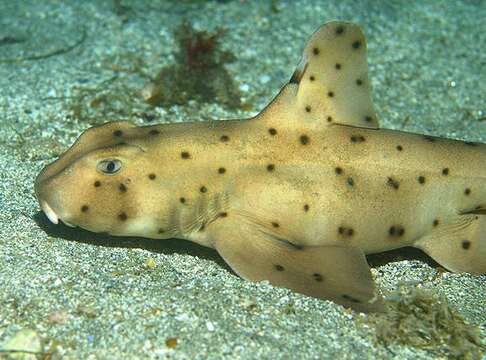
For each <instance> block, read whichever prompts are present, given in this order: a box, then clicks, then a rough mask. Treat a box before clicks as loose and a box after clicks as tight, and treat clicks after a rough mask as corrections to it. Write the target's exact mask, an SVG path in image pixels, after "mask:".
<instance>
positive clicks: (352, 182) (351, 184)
mask: <svg viewBox="0 0 486 360" xmlns="http://www.w3.org/2000/svg"><path fill="white" fill-rule="evenodd" d="M347 182H348V185H349V186H354V180H353V178H352V177H348V179H347Z"/></svg>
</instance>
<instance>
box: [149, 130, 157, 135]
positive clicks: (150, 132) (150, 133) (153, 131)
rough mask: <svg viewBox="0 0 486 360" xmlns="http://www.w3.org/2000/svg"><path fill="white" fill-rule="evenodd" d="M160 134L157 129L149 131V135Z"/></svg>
mask: <svg viewBox="0 0 486 360" xmlns="http://www.w3.org/2000/svg"><path fill="white" fill-rule="evenodd" d="M159 134H160V131H159V130H157V129H152V130H150V131H149V135H159Z"/></svg>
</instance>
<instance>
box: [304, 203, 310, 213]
mask: <svg viewBox="0 0 486 360" xmlns="http://www.w3.org/2000/svg"><path fill="white" fill-rule="evenodd" d="M304 211H305V212H307V211H309V205H308V204H304Z"/></svg>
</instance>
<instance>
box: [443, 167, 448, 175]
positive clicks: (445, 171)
mask: <svg viewBox="0 0 486 360" xmlns="http://www.w3.org/2000/svg"><path fill="white" fill-rule="evenodd" d="M442 175H445V176H447V175H449V168H443V169H442Z"/></svg>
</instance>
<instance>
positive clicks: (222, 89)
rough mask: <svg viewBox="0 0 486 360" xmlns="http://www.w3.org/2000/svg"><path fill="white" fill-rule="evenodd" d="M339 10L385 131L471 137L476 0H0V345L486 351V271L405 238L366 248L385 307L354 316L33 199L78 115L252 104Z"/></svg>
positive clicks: (108, 350)
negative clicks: (93, 227) (60, 218)
mask: <svg viewBox="0 0 486 360" xmlns="http://www.w3.org/2000/svg"><path fill="white" fill-rule="evenodd" d="M336 19H339V20H346V21H352V22H356V23H357V24H359V25H360V26H361V27H362V28H363V30H364V32H365V34H366V36H367V42H368V62H369V67H370V71H369V76H370V79H371V82H372V85H373V89H374V92H373V98H374V102H375V107H376V110H377V112H378V116H379V118H380V122H381V126H382V127H385V128H392V129H400V130H405V131H411V132H419V133H426V134H430V135H438V136H445V137H452V138H456V139H464V140H471V141H481V142H486V50H485V49H486V2H485V1H482V0H464V1H446V0H442V1H433V0H430V1H401V0H386V1H373V0H369V1H351V0H340V1H323V0H321V1H318V0H315V1H311V0H297V1H291V0H288V1H284V0H274V1H256V0H255V1H245V0H226V1H223V0H220V1H216V0H213V1H210V0H208V1H203V0H192V1H190V0H181V1H176V0H174V1H169V0H166V1H163V0H159V1H135V0H133V1H128V0H126V1H124V0H105V1H95V0H91V1H90V0H83V1H75V0H71V1H69V0H66V1H55V0H51V1H49V0H45V1H35V0H31V1H27V0H26V1H23V0H20V1H7V0H0V178H1V181H0V210H1V211H0V359H1V358H6V359H9V358H25V359H36V358H37V359H59V358H67V359H85V358H91V359H120V358H130V359H131V358H133V359H136V358H143V359H145V358H149V359H151V358H154V359H158V358H173V359H216V358H218V359H221V358H228V359H238V358H241V359H256V358H262V359H267V358H272V359H273V358H279V359H295V358H299V359H300V358H301V359H322V358H336V357H340V358H342V359H365V358H387V359H388V358H389V359H430V358H461V359H462V358H467V359H481V358H485V353H486V340H485V335H486V277H485V276H472V275H469V274H453V273H449V272H447V271H444V270H443V269H441V268H440V267H439V266H438V265H437V264H435V263H433V261H431V260H430V259H429V258H427V257H426V256H424V255H423V254H421V253H419V252H410V251H407V250H401V251H395V252H393V253H391V254H386V255H375V256H372V257H369V261H370V263H371V264H372V266H373V269H372V271H373V275H374V276H375V278H376V282H377V284H378V286H379V287H380V289H381V291H382V292H383V294H384V296H385V297H386V298H387V300H388V302H389V304H390V308H391V310H390V312H389V313H388V314H387V315H366V316H365V315H360V314H357V313H354V312H352V311H350V310H346V309H344V308H342V307H341V306H339V305H336V304H334V303H331V302H328V301H323V300H318V299H313V298H309V297H306V296H304V295H300V294H296V293H292V292H290V291H289V290H286V289H280V288H274V287H272V286H271V285H270V284H269V283H266V282H263V283H258V284H255V283H250V282H247V281H244V280H242V279H240V278H238V277H237V276H236V275H235V274H234V273H232V272H231V271H229V270H228V267H227V266H226V265H225V264H224V262H223V261H222V260H221V258H219V256H218V255H217V253H216V252H215V251H213V250H210V249H206V248H202V247H200V246H197V245H195V244H192V243H189V242H187V241H180V240H163V241H155V240H148V239H142V238H124V239H121V238H114V237H109V236H103V235H97V234H93V233H89V232H86V231H81V230H77V229H71V228H68V227H66V226H64V225H57V226H55V225H52V224H50V223H49V221H48V220H47V218H46V217H45V216H44V215H43V214H42V213H41V212H40V209H39V207H38V205H37V201H36V199H35V196H34V192H33V182H34V179H35V176H36V175H37V174H38V172H39V171H40V170H41V169H42V168H43V167H44V166H45V165H46V164H47V163H49V162H51V161H53V160H54V159H55V158H56V157H57V156H58V155H59V154H60V153H61V152H62V151H64V150H66V149H67V147H68V146H69V145H70V144H72V142H73V141H74V140H75V139H76V138H77V136H79V134H80V133H81V132H82V131H83V130H85V129H86V128H88V127H90V126H92V125H95V124H101V123H104V122H107V121H111V120H130V121H132V122H134V123H136V124H138V125H148V124H154V123H161V122H183V121H207V120H209V119H228V118H246V117H251V116H253V115H255V114H257V113H258V112H259V111H260V110H261V109H262V108H263V107H264V106H265V105H266V104H267V103H269V102H270V101H271V100H272V99H273V97H274V96H275V95H276V94H277V93H278V91H279V90H280V88H281V87H282V86H283V85H284V84H285V83H286V82H288V80H289V79H290V76H291V75H292V73H293V71H294V68H295V66H296V65H297V64H298V62H299V60H300V57H301V52H302V50H303V47H304V45H305V43H306V41H307V39H308V38H309V36H310V35H311V34H312V33H313V32H314V31H315V30H316V29H317V28H318V27H319V26H320V25H321V24H323V23H325V22H327V21H330V20H336Z"/></svg>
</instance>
